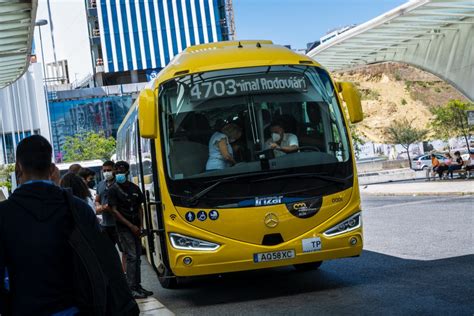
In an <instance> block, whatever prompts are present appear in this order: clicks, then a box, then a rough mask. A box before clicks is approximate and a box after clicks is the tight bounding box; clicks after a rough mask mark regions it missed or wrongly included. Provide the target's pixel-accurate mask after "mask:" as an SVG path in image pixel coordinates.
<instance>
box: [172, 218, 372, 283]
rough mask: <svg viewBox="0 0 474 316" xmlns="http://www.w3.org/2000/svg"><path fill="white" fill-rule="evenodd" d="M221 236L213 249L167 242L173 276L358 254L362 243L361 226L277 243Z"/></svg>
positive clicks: (311, 234) (249, 268) (314, 260)
mask: <svg viewBox="0 0 474 316" xmlns="http://www.w3.org/2000/svg"><path fill="white" fill-rule="evenodd" d="M221 239H222V243H221V246H220V247H219V248H218V249H217V250H214V251H191V250H179V249H175V248H173V247H172V246H171V245H170V244H169V243H168V245H169V248H168V249H169V259H170V265H171V270H172V271H173V273H174V274H175V275H176V276H197V275H209V274H219V273H227V272H236V271H245V270H256V269H264V268H273V267H281V266H289V265H295V264H303V263H310V262H317V261H325V260H330V259H336V258H345V257H354V256H358V255H360V254H361V252H362V246H363V239H362V227H360V228H358V229H355V230H352V231H350V232H347V233H344V234H341V235H337V236H332V237H327V236H325V235H323V234H321V233H319V234H317V233H315V232H314V231H313V232H309V233H307V234H305V235H302V236H299V237H298V238H294V239H292V240H289V241H287V242H284V243H281V244H279V245H276V246H262V245H255V244H249V243H245V242H241V241H237V240H232V239H227V238H221ZM318 242H319V244H318ZM308 248H309V249H308ZM318 248H319V249H318ZM262 254H263V256H262ZM261 259H265V260H263V261H261ZM267 259H268V260H267ZM257 261H258V262H257Z"/></svg>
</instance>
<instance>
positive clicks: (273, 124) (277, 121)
mask: <svg viewBox="0 0 474 316" xmlns="http://www.w3.org/2000/svg"><path fill="white" fill-rule="evenodd" d="M285 125H286V124H285V123H284V122H283V121H282V120H273V121H272V122H271V123H270V127H275V126H279V127H281V128H283V129H284V130H286V128H285Z"/></svg>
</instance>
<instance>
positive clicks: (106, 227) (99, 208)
mask: <svg viewBox="0 0 474 316" xmlns="http://www.w3.org/2000/svg"><path fill="white" fill-rule="evenodd" d="M102 175H103V177H104V180H102V181H101V182H99V184H98V185H97V194H96V196H95V209H96V212H97V214H98V215H102V222H101V227H102V230H103V231H104V232H105V233H106V234H107V236H108V237H109V239H110V240H111V241H112V243H113V244H114V245H117V246H118V248H119V250H120V251H121V252H122V247H121V246H120V242H119V238H118V234H117V223H116V220H115V216H114V214H113V211H112V208H111V207H110V206H109V190H110V188H111V187H112V186H113V185H114V184H115V163H114V162H113V161H110V160H108V161H105V162H104V163H103V164H102ZM124 262H125V261H124V260H123V263H122V266H123V267H124V271H125V264H124Z"/></svg>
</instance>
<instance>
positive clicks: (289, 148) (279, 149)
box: [265, 121, 299, 157]
mask: <svg viewBox="0 0 474 316" xmlns="http://www.w3.org/2000/svg"><path fill="white" fill-rule="evenodd" d="M283 126H284V124H283V122H280V121H273V122H272V124H271V125H270V132H271V133H272V138H271V139H268V140H267V141H266V142H265V148H266V149H273V152H274V154H275V157H279V156H283V155H285V154H288V153H292V152H295V151H298V146H299V144H298V137H296V135H294V134H291V133H285V129H284V127H283Z"/></svg>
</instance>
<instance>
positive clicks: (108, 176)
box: [103, 171, 114, 181]
mask: <svg viewBox="0 0 474 316" xmlns="http://www.w3.org/2000/svg"><path fill="white" fill-rule="evenodd" d="M103 175H104V178H105V180H108V181H110V180H112V179H113V178H114V173H113V172H112V171H106V172H104V173H103Z"/></svg>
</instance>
